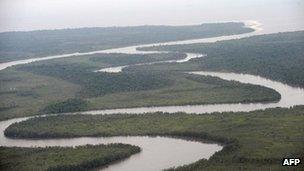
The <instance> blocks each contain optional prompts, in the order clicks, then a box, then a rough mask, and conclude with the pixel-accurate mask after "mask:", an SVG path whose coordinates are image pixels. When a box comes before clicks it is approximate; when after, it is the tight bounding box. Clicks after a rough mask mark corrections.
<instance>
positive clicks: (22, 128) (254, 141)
mask: <svg viewBox="0 0 304 171" xmlns="http://www.w3.org/2000/svg"><path fill="white" fill-rule="evenodd" d="M303 122H304V106H297V107H293V108H273V109H266V110H259V111H252V112H237V113H232V112H226V113H213V114H211V115H197V114H184V113H174V114H168V113H151V114H140V115H127V114H121V115H119V114H115V115H60V116H49V117H39V118H33V119H29V120H27V121H23V122H20V123H15V124H13V125H11V126H9V127H8V129H6V130H5V135H6V136H8V137H12V138H59V137H82V136H94V137H95V136H119V135H123V136H127V135H142V136H144V135H153V136H154V135H161V136H175V137H176V136H177V137H183V138H195V139H198V140H202V141H205V140H211V141H215V142H218V143H221V144H224V145H225V147H224V149H223V150H222V151H220V152H217V153H216V154H214V155H213V156H212V157H211V158H210V159H209V160H204V159H203V160H200V161H198V162H196V163H193V164H190V165H186V166H183V167H179V168H177V170H202V169H203V170H243V169H247V170H284V168H283V169H282V166H281V160H282V158H284V157H299V158H301V159H302V160H303V153H304V148H303V138H304V132H303V129H304V125H303V124H302V123H303ZM46 125H52V126H46ZM292 169H294V170H302V169H303V165H300V166H299V167H293V168H292Z"/></svg>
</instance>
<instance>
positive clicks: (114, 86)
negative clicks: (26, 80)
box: [18, 64, 173, 97]
mask: <svg viewBox="0 0 304 171" xmlns="http://www.w3.org/2000/svg"><path fill="white" fill-rule="evenodd" d="M18 69H20V70H22V71H27V72H33V73H35V74H40V75H46V76H51V77H56V78H60V79H63V80H67V81H69V82H72V83H75V84H80V85H81V86H82V87H83V89H82V92H81V95H82V96H85V97H96V96H101V95H105V94H110V93H115V92H129V91H140V90H151V89H157V88H162V87H165V86H169V85H171V84H172V83H173V80H170V79H168V77H167V76H166V75H167V74H159V73H151V72H138V73H124V72H122V73H105V72H93V71H92V69H91V68H88V67H87V66H83V65H65V64H41V65H39V64H38V65H36V64H32V65H24V66H19V67H18Z"/></svg>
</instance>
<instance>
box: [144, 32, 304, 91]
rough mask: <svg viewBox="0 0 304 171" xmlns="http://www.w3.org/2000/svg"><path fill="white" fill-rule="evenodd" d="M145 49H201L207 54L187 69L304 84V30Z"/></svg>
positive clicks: (189, 50)
mask: <svg viewBox="0 0 304 171" xmlns="http://www.w3.org/2000/svg"><path fill="white" fill-rule="evenodd" d="M144 49H145V50H148V49H149V50H172V51H179V52H195V53H203V54H207V56H206V57H204V58H201V59H194V60H192V62H189V63H188V65H189V66H190V67H188V69H191V65H193V64H195V65H198V66H199V68H200V69H203V70H211V71H226V72H227V71H229V72H238V73H249V74H254V75H260V76H263V77H267V78H271V79H274V80H278V81H282V82H285V83H288V84H291V85H296V86H301V87H304V67H303V66H304V55H303V54H304V31H298V32H286V33H277V34H269V35H261V36H254V37H249V38H243V39H240V40H228V41H220V42H216V43H198V44H190V45H172V46H160V47H152V48H144ZM191 63H192V64H191Z"/></svg>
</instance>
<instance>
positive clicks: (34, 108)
mask: <svg viewBox="0 0 304 171" xmlns="http://www.w3.org/2000/svg"><path fill="white" fill-rule="evenodd" d="M0 85H1V86H0V120H5V119H8V118H15V117H22V116H28V115H33V114H37V113H38V112H39V111H40V110H42V109H43V108H45V107H46V106H47V105H49V104H50V103H55V102H58V101H65V100H67V99H69V98H75V96H76V94H77V92H79V91H80V89H81V87H80V86H79V85H76V84H73V83H70V82H67V81H64V80H60V79H56V78H53V77H48V76H40V75H36V74H32V73H29V72H22V71H17V70H14V69H13V68H10V69H6V70H4V71H1V72H0Z"/></svg>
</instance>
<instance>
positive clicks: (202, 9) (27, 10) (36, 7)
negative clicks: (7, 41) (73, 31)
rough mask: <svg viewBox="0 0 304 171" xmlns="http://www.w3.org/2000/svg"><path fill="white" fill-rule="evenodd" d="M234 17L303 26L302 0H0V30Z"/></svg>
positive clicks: (176, 22) (193, 21) (175, 22)
mask: <svg viewBox="0 0 304 171" xmlns="http://www.w3.org/2000/svg"><path fill="white" fill-rule="evenodd" d="M235 20H259V21H261V22H263V24H266V25H267V23H270V22H272V23H274V22H276V23H281V24H283V25H285V26H282V27H280V29H287V30H288V28H287V27H292V28H294V29H304V23H303V22H304V0H0V32H3V31H12V30H37V29H57V28H78V27H98V26H133V25H189V24H201V23H204V22H217V21H235ZM272 27H278V26H274V25H273V24H272ZM284 27H286V28H284ZM282 31H284V30H282Z"/></svg>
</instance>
